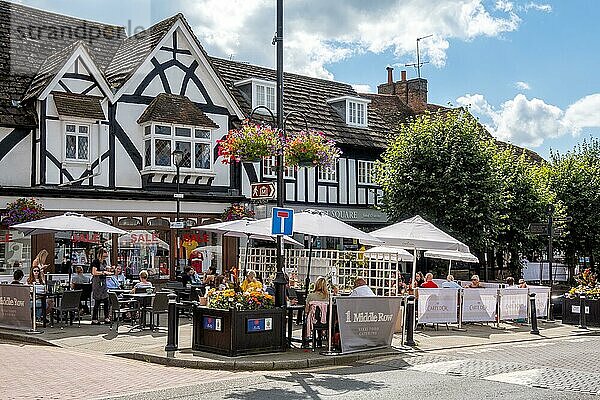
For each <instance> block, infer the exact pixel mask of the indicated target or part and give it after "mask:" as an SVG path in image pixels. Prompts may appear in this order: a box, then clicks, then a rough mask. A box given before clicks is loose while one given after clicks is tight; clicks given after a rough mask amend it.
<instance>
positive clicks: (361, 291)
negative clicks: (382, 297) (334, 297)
mask: <svg viewBox="0 0 600 400" xmlns="http://www.w3.org/2000/svg"><path fill="white" fill-rule="evenodd" d="M350 296H352V297H354V296H356V297H359V296H363V297H364V296H375V293H373V291H372V290H371V288H370V287H368V286H367V285H362V286H359V287H357V288H354V290H352V293H350Z"/></svg>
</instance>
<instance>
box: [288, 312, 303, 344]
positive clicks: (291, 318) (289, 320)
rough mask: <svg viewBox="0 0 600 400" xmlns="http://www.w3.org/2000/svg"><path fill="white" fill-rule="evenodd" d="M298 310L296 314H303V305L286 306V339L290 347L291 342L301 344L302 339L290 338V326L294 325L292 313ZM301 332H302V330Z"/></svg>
mask: <svg viewBox="0 0 600 400" xmlns="http://www.w3.org/2000/svg"><path fill="white" fill-rule="evenodd" d="M295 310H298V314H299V315H300V314H302V312H304V305H302V304H294V305H289V306H287V313H288V318H287V333H288V335H287V337H288V343H289V345H290V347H291V346H292V342H299V343H303V339H302V338H301V339H294V338H293V337H292V325H293V324H294V311H295ZM302 330H303V331H304V328H302Z"/></svg>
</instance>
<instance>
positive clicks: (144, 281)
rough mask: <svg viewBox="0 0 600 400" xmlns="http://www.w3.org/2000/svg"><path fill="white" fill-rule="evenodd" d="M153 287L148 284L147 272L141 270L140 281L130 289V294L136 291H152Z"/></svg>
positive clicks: (150, 283)
mask: <svg viewBox="0 0 600 400" xmlns="http://www.w3.org/2000/svg"><path fill="white" fill-rule="evenodd" d="M153 287H154V286H152V282H148V271H146V270H145V269H143V270H141V271H140V281H139V282H138V283H136V284H135V286H134V287H133V289H131V293H135V290H136V289H152V288H153Z"/></svg>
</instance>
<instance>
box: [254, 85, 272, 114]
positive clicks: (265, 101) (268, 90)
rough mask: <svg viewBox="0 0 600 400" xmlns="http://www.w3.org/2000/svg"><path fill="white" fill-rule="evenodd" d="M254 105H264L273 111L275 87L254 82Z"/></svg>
mask: <svg viewBox="0 0 600 400" xmlns="http://www.w3.org/2000/svg"><path fill="white" fill-rule="evenodd" d="M254 93H255V94H256V96H255V97H256V98H255V99H254V101H253V103H254V107H258V106H265V107H267V108H268V109H269V110H271V111H272V112H273V113H275V111H276V110H275V87H274V86H271V85H267V84H263V83H255V84H254Z"/></svg>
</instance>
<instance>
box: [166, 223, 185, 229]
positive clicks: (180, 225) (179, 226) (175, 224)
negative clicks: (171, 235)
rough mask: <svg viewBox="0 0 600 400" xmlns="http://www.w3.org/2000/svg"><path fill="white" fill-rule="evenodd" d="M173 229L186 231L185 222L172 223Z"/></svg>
mask: <svg viewBox="0 0 600 400" xmlns="http://www.w3.org/2000/svg"><path fill="white" fill-rule="evenodd" d="M169 226H170V228H171V229H184V228H185V221H175V222H171V223H170V224H169Z"/></svg>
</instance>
